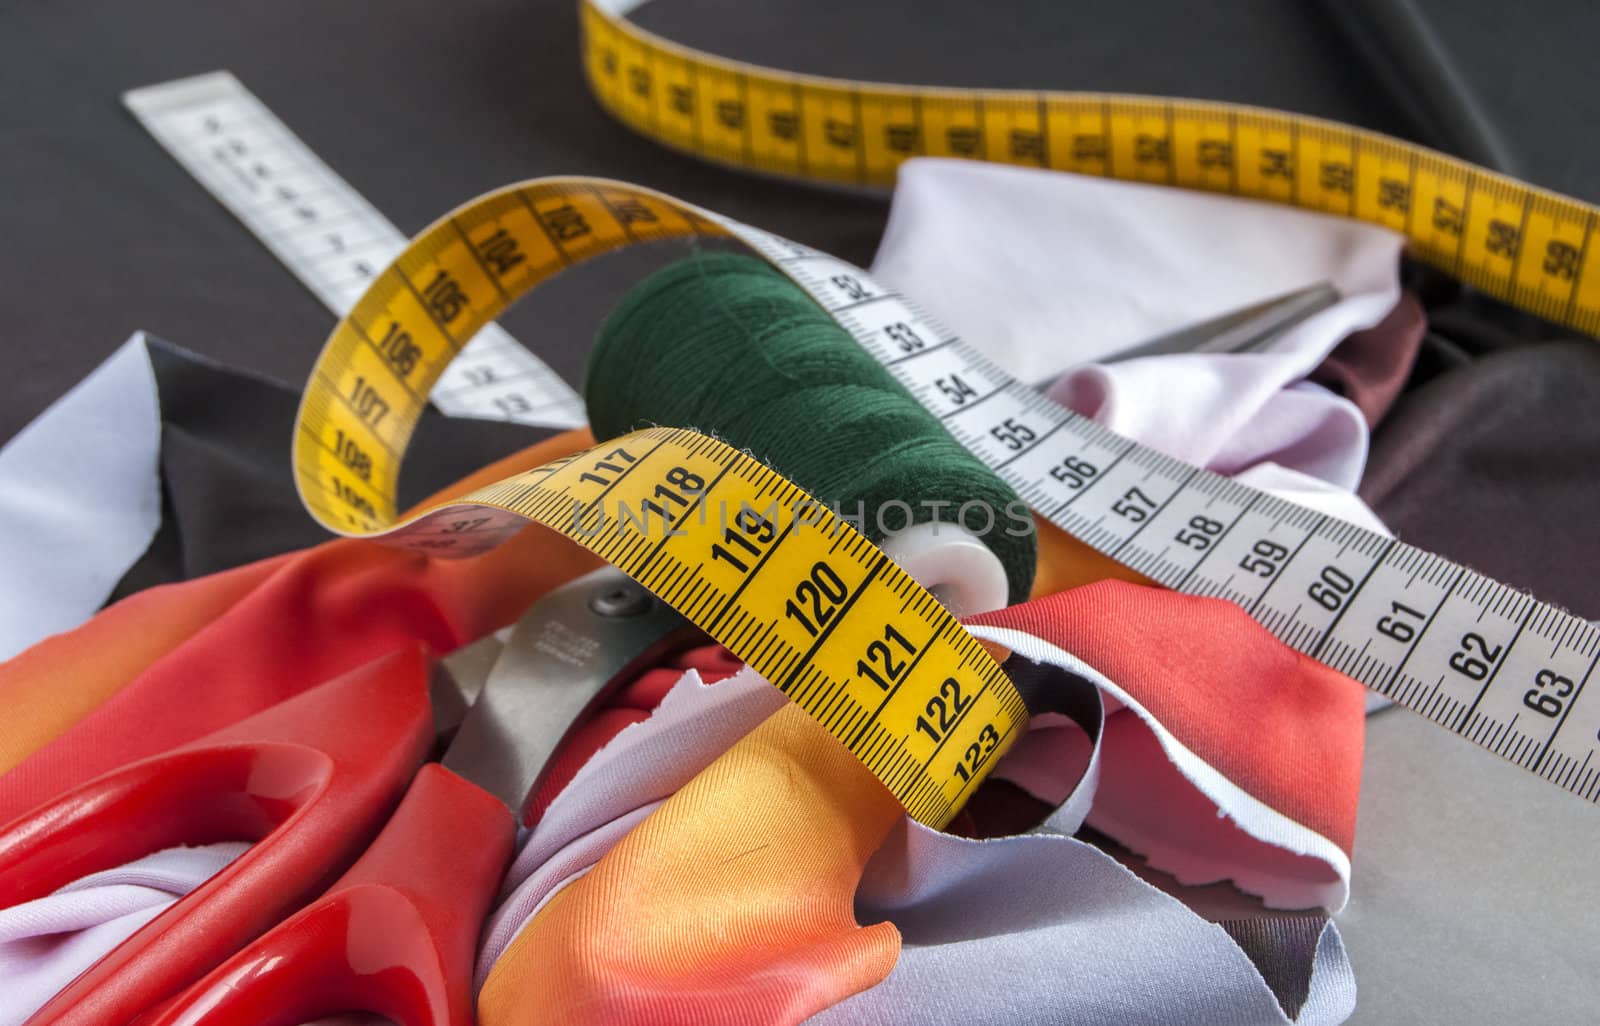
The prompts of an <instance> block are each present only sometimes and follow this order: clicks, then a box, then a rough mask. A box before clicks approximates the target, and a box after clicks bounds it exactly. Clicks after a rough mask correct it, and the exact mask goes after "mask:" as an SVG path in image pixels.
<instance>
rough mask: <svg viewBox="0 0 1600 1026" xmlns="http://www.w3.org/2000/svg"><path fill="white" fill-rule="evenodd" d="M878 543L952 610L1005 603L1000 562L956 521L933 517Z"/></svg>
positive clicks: (966, 612)
mask: <svg viewBox="0 0 1600 1026" xmlns="http://www.w3.org/2000/svg"><path fill="white" fill-rule="evenodd" d="M878 547H879V548H880V549H882V550H883V551H884V554H885V555H887V556H888V557H889V558H890V559H892V560H894V561H895V563H896V564H898V565H899V567H900V569H902V570H904V571H905V572H906V573H908V574H910V575H911V576H912V578H913V579H914V580H916V582H917V583H918V584H920V585H922V586H923V587H924V588H927V589H928V590H929V591H931V592H933V595H934V597H935V598H937V599H938V600H939V601H940V602H942V603H944V606H945V608H946V609H948V610H950V612H952V613H954V614H955V615H956V616H971V615H973V614H974V613H986V612H988V611H989V610H991V609H1002V608H1004V607H1005V605H1006V598H1007V596H1008V595H1009V594H1010V584H1009V582H1007V580H1006V569H1005V567H1003V566H1001V565H1000V559H999V557H997V556H996V555H995V554H994V553H993V552H991V551H989V547H988V546H987V545H985V544H983V542H981V541H979V540H978V539H977V537H976V536H974V535H973V534H972V532H971V531H968V530H967V529H966V528H964V527H962V526H960V525H959V524H951V523H940V522H939V521H934V520H930V521H928V522H927V523H922V524H913V525H912V526H910V527H908V528H906V529H905V530H903V531H896V532H894V533H893V534H889V535H886V536H885V537H884V539H883V541H881V542H879V543H878Z"/></svg>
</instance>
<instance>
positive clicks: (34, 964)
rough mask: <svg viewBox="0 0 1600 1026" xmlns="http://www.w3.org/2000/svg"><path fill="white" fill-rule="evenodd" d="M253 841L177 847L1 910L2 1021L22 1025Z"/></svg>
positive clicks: (7, 1025) (11, 1025)
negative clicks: (90, 968)
mask: <svg viewBox="0 0 1600 1026" xmlns="http://www.w3.org/2000/svg"><path fill="white" fill-rule="evenodd" d="M247 848H249V845H247V844H242V843H228V844H211V845H206V846H204V847H199V848H172V849H169V850H167V851H161V852H156V853H154V854H152V855H148V856H146V857H144V858H142V859H138V860H136V861H134V862H130V863H129V864H127V865H125V866H119V867H117V868H116V869H111V870H107V871H106V872H103V873H95V874H93V875H91V876H86V877H84V878H83V879H81V880H77V881H74V882H73V883H71V884H68V885H67V886H66V887H63V888H61V889H60V890H58V891H56V892H55V893H54V894H52V895H50V896H48V897H45V898H40V899H39V900H38V901H30V902H27V903H25V904H22V905H15V906H13V907H11V908H6V909H0V994H3V995H4V1000H3V1001H0V1026H21V1024H22V1023H23V1022H25V1021H26V1020H27V1018H28V1016H30V1015H32V1014H33V1013H34V1012H35V1011H37V1010H38V1009H39V1008H40V1007H41V1006H42V1005H43V1004H44V1003H45V1002H46V1001H48V1000H50V998H51V997H53V996H54V995H55V993H56V992H57V991H59V990H60V989H61V988H62V987H64V986H66V985H67V984H68V983H70V982H72V980H73V978H74V977H76V976H77V975H78V974H79V973H80V972H82V971H83V970H84V969H87V968H88V967H89V966H91V965H93V964H94V963H95V962H97V961H99V959H100V957H101V956H102V955H104V954H106V953H107V952H108V951H110V950H111V949H112V948H114V947H115V946H116V945H117V944H119V943H121V942H122V941H123V940H124V939H126V938H127V937H129V936H131V935H132V934H133V933H134V932H135V931H136V930H138V929H139V928H140V927H142V926H144V924H145V923H148V922H149V921H150V920H152V919H154V918H155V917H156V916H158V915H160V914H161V913H162V912H164V911H166V909H167V908H169V907H170V906H171V905H172V904H173V903H175V902H176V901H177V900H178V899H179V898H181V897H183V896H184V895H185V894H188V893H189V892H190V891H192V890H194V888H195V887H197V886H199V885H200V884H201V883H202V882H204V881H205V880H206V879H207V878H208V877H210V876H211V875H212V874H213V873H216V872H217V871H218V870H220V869H222V867H223V866H226V865H227V864H228V863H229V862H231V861H233V860H234V859H235V858H237V857H239V856H240V855H242V854H243V853H244V852H245V850H246V849H247Z"/></svg>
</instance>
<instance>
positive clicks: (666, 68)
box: [580, 0, 1600, 335]
mask: <svg viewBox="0 0 1600 1026" xmlns="http://www.w3.org/2000/svg"><path fill="white" fill-rule="evenodd" d="M580 3H581V12H582V25H583V65H584V68H585V70H586V72H587V74H588V76H589V81H590V84H591V86H592V87H593V89H594V93H595V96H596V97H598V98H599V100H600V103H601V104H602V105H603V106H604V107H605V108H606V109H607V110H609V111H610V112H611V113H612V114H613V115H615V116H616V117H617V118H618V119H619V120H621V121H622V122H623V123H624V124H626V125H628V126H629V127H631V128H633V129H634V130H635V131H637V132H639V133H640V134H642V135H645V136H648V137H650V138H651V139H655V140H657V141H659V142H662V143H665V144H666V145H669V146H672V147H674V148H675V149H680V150H684V151H686V152H689V153H692V154H694V155H696V156H699V157H703V158H706V159H709V160H714V161H717V162H719V163H724V164H732V165H735V166H738V167H744V168H751V169H756V170H760V171H764V172H768V173H774V174H781V175H790V176H794V177H799V178H809V179H816V180H820V181H827V182H838V183H849V184H860V185H875V186H888V185H892V184H893V183H894V176H895V169H896V168H897V167H899V165H900V163H901V161H904V160H907V159H909V158H911V157H919V156H943V157H969V158H974V159H978V160H987V161H996V162H1000V163H1006V164H1018V165H1022V166H1027V167H1044V168H1054V169H1056V170H1060V171H1075V172H1079V173H1082V174H1091V175H1100V176H1104V177H1109V178H1119V179H1125V180H1127V181H1134V182H1149V183H1152V184H1157V185H1174V186H1180V187H1183V188H1189V189H1203V190H1207V191H1212V192H1222V193H1228V194H1231V195H1235V196H1245V197H1249V198H1251V199H1262V200H1272V201H1275V202H1279V203H1287V204H1290V205H1292V206H1297V207H1304V208H1306V209H1308V210H1320V211H1323V212H1326V213H1330V214H1340V215H1344V216H1348V217H1353V218H1356V219H1358V220H1361V221H1367V222H1369V223H1371V224H1377V225H1382V226H1384V227H1386V228H1392V229H1393V230H1395V231H1397V232H1399V233H1400V234H1402V235H1404V236H1405V237H1406V239H1407V240H1408V242H1409V247H1408V249H1409V252H1410V253H1411V255H1412V256H1414V257H1415V258H1417V259H1418V260H1420V261H1423V262H1425V263H1428V264H1431V265H1433V266H1435V267H1438V268H1441V269H1443V270H1445V271H1447V272H1449V273H1450V274H1452V275H1454V276H1455V277H1457V278H1459V279H1461V280H1462V281H1464V282H1467V283H1469V284H1471V285H1474V286H1476V287H1478V288H1480V289H1482V290H1483V291H1484V292H1487V293H1489V294H1490V295H1492V296H1495V297H1497V298H1499V299H1503V300H1505V301H1507V302H1509V303H1511V304H1513V305H1515V306H1518V307H1521V308H1522V309H1524V310H1528V311H1531V312H1533V313H1536V314H1539V315H1540V316H1542V317H1545V318H1547V319H1549V320H1552V321H1556V322H1558V323H1560V324H1565V325H1567V326H1569V327H1572V328H1576V329H1578V330H1579V331H1582V332H1584V333H1586V334H1589V335H1600V261H1594V262H1592V263H1591V262H1590V261H1588V260H1587V259H1586V258H1587V256H1588V254H1589V247H1590V240H1591V239H1592V238H1593V237H1594V235H1595V231H1596V227H1597V223H1600V222H1597V214H1600V209H1597V208H1596V207H1594V206H1592V205H1590V204H1587V203H1580V202H1579V201H1577V200H1574V199H1569V198H1567V197H1565V196H1562V195H1559V194H1557V193H1554V192H1549V191H1547V190H1544V189H1538V188H1534V187H1532V186H1529V185H1526V184H1524V183H1522V182H1519V181H1517V180H1516V179H1514V178H1508V177H1506V176H1505V175H1501V174H1496V173H1494V172H1492V171H1487V170H1484V169H1483V168H1480V167H1476V166H1474V165H1472V164H1469V163H1467V162H1466V161H1463V160H1457V159H1456V158H1454V157H1448V156H1445V155H1444V154H1442V153H1438V152H1435V151H1433V150H1429V149H1426V148H1424V147H1421V146H1416V145H1413V144H1411V143H1407V142H1402V141H1401V140H1398V139H1394V138H1392V137H1389V136H1386V135H1381V134H1379V133H1377V132H1369V131H1366V130H1364V129H1359V128H1352V127H1350V126H1349V125H1341V124H1339V123H1337V122H1333V121H1325V120H1322V119H1320V118H1312V117H1305V116H1303V115H1299V114H1287V113H1283V112H1280V111H1271V110H1263V109H1261V108H1256V107H1246V106H1240V105H1236V104H1225V103H1207V102H1199V101H1192V100H1172V99H1163V98H1150V97H1136V96H1114V95H1102V94H1093V93H1060V92H1032V91H1024V90H974V89H939V88H927V87H918V86H903V85H889V84H881V83H866V82H852V81H847V80H844V79H833V78H820V77H816V76H810V75H797V74H791V73H788V72H782V71H774V70H772V69H770V68H762V67H757V66H755V65H752V64H744V63H740V62H738V61H731V60H726V59H724V58H721V57H715V56H712V55H710V54H706V53H702V52H700V51H697V50H691V49H689V48H687V47H683V46H679V45H677V44H676V43H672V42H670V41H668V40H665V39H662V38H660V37H659V36H656V35H653V34H651V33H649V32H646V31H644V30H643V29H641V28H639V27H638V26H636V25H634V24H632V23H631V22H628V21H626V20H625V19H624V18H622V17H621V16H620V15H619V14H617V13H615V9H616V8H617V6H618V5H617V4H616V3H614V2H613V3H602V2H599V0H580ZM629 6H632V5H629Z"/></svg>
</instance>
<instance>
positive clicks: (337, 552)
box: [0, 430, 600, 822]
mask: <svg viewBox="0 0 1600 1026" xmlns="http://www.w3.org/2000/svg"><path fill="white" fill-rule="evenodd" d="M590 444H592V439H591V436H590V435H589V433H588V432H587V431H585V430H579V431H571V432H567V433H566V434H563V435H559V436H557V437H555V438H550V439H547V440H545V441H544V442H542V443H540V444H538V445H535V446H532V447H530V448H529V449H526V450H524V451H523V452H521V453H518V454H516V455H515V456H512V457H509V458H507V459H505V460H502V461H500V462H499V463H497V464H495V465H493V466H490V467H486V468H484V469H483V470H480V471H478V472H477V473H475V474H473V475H472V476H470V477H468V478H467V479H466V480H464V481H462V482H460V483H459V484H457V485H455V486H453V487H452V488H451V489H448V490H447V491H446V492H445V493H441V495H440V496H435V497H434V499H430V500H429V501H430V502H432V501H437V500H438V499H440V498H443V497H448V496H449V495H458V494H460V493H461V492H462V491H464V490H469V489H471V488H473V487H476V486H477V485H479V484H482V483H485V482H488V481H493V480H496V479H498V478H500V477H504V476H506V475H507V474H510V473H514V472H516V471H518V470H522V469H526V468H529V467H534V466H538V465H540V464H542V463H547V462H549V461H550V460H553V459H556V458H558V457H561V456H565V455H568V454H570V453H572V452H575V451H577V450H580V449H582V448H584V447H586V446H588V445H590ZM599 562H600V561H599V560H598V559H597V558H596V557H594V556H593V555H591V554H590V553H588V552H587V551H586V550H584V549H582V548H581V547H579V546H578V545H575V544H574V543H572V542H570V541H568V540H566V539H565V538H562V537H560V536H559V535H557V534H555V533H554V532H552V531H549V530H547V529H545V528H543V527H537V526H534V527H530V528H528V529H527V530H524V531H523V532H522V533H521V534H519V535H517V536H516V537H515V538H513V539H512V540H510V541H508V542H506V543H505V544H503V545H501V546H499V547H497V548H495V549H493V550H492V551H490V552H488V553H486V554H484V555H482V556H478V557H475V558H472V559H463V560H434V559H428V558H427V557H424V556H421V555H417V554H415V553H411V552H405V551H402V550H400V549H393V548H388V547H385V546H383V545H379V544H377V543H375V542H369V541H358V540H352V539H339V540H336V541H330V542H326V543H324V544H322V545H318V546H316V547H314V548H310V549H306V550H304V551H302V552H298V553H293V554H291V555H287V556H279V557H275V558H273V559H270V560H265V561H263V562H261V563H257V564H253V565H252V566H248V567H242V568H239V569H237V570H231V571H227V572H226V573H224V574H218V575H213V576H212V577H208V578H202V579H198V580H195V581H188V582H185V583H183V584H177V585H170V586H168V587H165V588H161V589H157V590H155V591H153V592H151V593H149V597H147V596H145V595H139V596H133V597H131V598H129V599H127V600H125V601H124V602H121V603H118V604H117V605H116V606H114V607H112V608H111V609H108V610H106V611H104V612H102V613H101V614H100V615H98V616H96V617H95V618H94V619H93V620H91V621H90V622H89V623H87V624H85V625H84V626H82V627H80V628H78V629H77V630H74V631H69V632H67V633H65V634H62V635H59V636H58V637H56V638H53V639H51V641H50V642H49V643H48V644H46V645H43V646H38V647H36V648H35V649H33V650H30V651H29V652H27V653H24V655H23V656H19V657H18V658H17V659H16V660H13V661H12V663H9V664H7V665H6V666H5V667H4V669H5V671H6V677H5V679H4V680H3V681H0V700H4V701H6V702H7V703H8V704H9V703H10V701H11V700H12V696H13V695H16V696H26V698H27V700H28V701H30V702H32V703H33V705H32V706H30V708H34V707H39V706H46V707H49V708H52V709H54V710H55V714H54V715H53V716H52V717H50V718H48V719H41V720H40V721H39V722H38V723H35V722H32V721H30V720H27V719H25V718H23V717H20V716H12V715H9V714H8V715H7V716H6V717H4V723H5V725H4V726H0V736H4V737H5V739H6V740H5V746H6V747H5V748H4V751H6V752H9V753H13V754H21V755H26V758H22V759H21V761H20V762H17V763H16V764H15V765H14V767H13V768H11V771H10V772H9V773H7V774H6V775H5V776H4V777H0V822H5V821H6V820H9V819H11V818H12V817H13V816H15V815H17V814H19V813H21V812H24V811H26V810H27V809H29V808H31V807H33V806H34V805H36V804H37V803H39V802H41V801H43V800H45V799H47V798H50V797H53V796H54V795H56V794H59V793H60V792H62V791H64V790H66V789H67V788H70V787H73V786H75V785H77V784H79V783H82V782H84V781H86V780H88V779H90V778H92V777H94V776H96V775H98V774H99V773H102V772H104V771H106V770H108V769H111V768H113V767H115V766H118V765H121V764H123V763H125V762H129V761H132V760H133V759H138V758H142V757H144V756H146V755H151V754H154V753H156V752H159V751H162V750H164V749H166V748H170V747H172V746H174V745H178V744H182V743H184V742H186V741H189V740H192V739H193V738H195V737H199V736H201V735H203V734H206V733H209V732H211V731H213V730H217V729H220V728H221V727H223V726H225V725H227V724H228V723H231V722H234V721H235V720H238V719H240V718H242V717H244V716H248V715H251V714H253V713H255V712H258V711H260V710H261V709H264V708H266V707H267V706H268V705H271V704H273V703H274V702H279V701H282V700H283V699H285V698H288V697H290V696H291V695H294V694H298V693H299V692H300V691H302V690H304V689H305V688H306V687H309V686H311V685H314V684H317V683H320V682H321V681H324V680H328V679H330V678H332V677H335V676H338V675H339V674H341V673H344V672H346V671H348V670H350V669H353V668H355V667H357V666H360V665H362V664H363V663H366V662H369V661H371V660H372V659H374V658H376V657H378V656H380V655H382V654H383V653H385V652H387V651H389V650H391V649H393V648H396V647H398V646H400V645H402V644H406V643H408V642H411V641H413V640H421V641H424V642H426V643H428V644H429V645H431V646H432V647H433V648H434V649H435V650H437V651H440V652H449V651H451V650H453V649H454V648H456V647H457V646H459V645H461V644H464V643H465V642H468V641H472V640H475V639H477V638H479V637H482V636H483V635H485V634H487V633H489V632H490V631H493V630H496V629H498V628H500V627H502V626H505V625H506V624H508V623H510V622H512V621H513V620H515V619H516V618H517V617H518V616H520V615H521V613H522V611H523V610H524V609H526V608H527V606H528V605H529V604H530V603H532V602H533V601H535V600H536V599H538V598H539V597H540V596H541V595H543V594H544V593H545V592H547V591H549V590H550V589H551V588H554V587H557V586H559V585H561V584H563V583H565V582H566V581H568V580H571V579H572V578H573V577H575V576H577V575H578V574H581V573H584V572H586V571H588V570H590V569H592V568H594V567H596V566H598V565H599ZM86 666H89V667H92V669H90V670H85V669H84V667H86ZM85 681H86V682H87V683H86V684H85V683H83V682H85ZM73 719H76V720H77V722H76V723H75V724H74V723H72V720H73ZM69 726H70V729H65V728H68V727H69Z"/></svg>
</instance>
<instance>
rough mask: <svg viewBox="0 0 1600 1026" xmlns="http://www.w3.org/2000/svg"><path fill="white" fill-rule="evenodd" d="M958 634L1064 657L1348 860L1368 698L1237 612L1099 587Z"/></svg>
mask: <svg viewBox="0 0 1600 1026" xmlns="http://www.w3.org/2000/svg"><path fill="white" fill-rule="evenodd" d="M968 622H970V623H981V624H992V625H994V626H997V627H1012V628H1015V629H1017V630H1021V631H1026V632H1027V633H1029V634H1033V635H1036V636H1038V637H1040V638H1043V639H1044V640H1046V641H1049V642H1051V643H1052V644H1054V645H1056V646H1057V647H1058V648H1061V649H1063V650H1065V651H1067V652H1070V653H1072V654H1073V655H1075V656H1077V657H1078V658H1080V659H1082V660H1083V661H1084V662H1086V663H1088V664H1089V665H1090V666H1093V667H1094V668H1095V669H1097V670H1099V671H1100V672H1101V673H1103V674H1105V675H1106V676H1107V677H1108V678H1110V679H1111V680H1112V681H1114V682H1116V684H1117V685H1118V686H1119V687H1121V688H1122V689H1123V690H1124V691H1126V692H1127V693H1128V694H1129V695H1130V696H1132V697H1133V698H1134V699H1135V700H1137V701H1138V702H1139V703H1140V704H1141V705H1143V706H1144V707H1145V708H1146V709H1148V710H1149V711H1150V713H1151V714H1152V715H1153V716H1154V717H1155V718H1156V719H1157V720H1159V721H1160V722H1161V724H1162V725H1163V726H1165V727H1166V728H1167V729H1168V730H1169V731H1170V732H1171V733H1172V735H1173V736H1174V737H1176V738H1177V739H1178V740H1179V741H1181V742H1183V744H1184V745H1186V746H1187V747H1188V748H1189V749H1190V750H1191V751H1193V752H1194V753H1195V754H1196V755H1198V756H1199V757H1200V758H1201V759H1203V760H1204V761H1205V762H1207V763H1208V764H1210V765H1211V766H1212V767H1214V768H1215V769H1217V770H1218V771H1219V772H1221V773H1222V775H1223V776H1225V777H1227V778H1228V779H1229V780H1231V781H1232V782H1233V783H1235V784H1237V785H1238V786H1239V787H1240V788H1242V789H1243V790H1244V791H1245V792H1246V793H1248V794H1249V795H1251V796H1252V797H1254V798H1256V799H1257V800H1259V801H1261V802H1264V803H1265V804H1267V805H1269V806H1271V807H1272V808H1274V809H1276V810H1277V811H1279V812H1281V813H1283V814H1284V815H1286V816H1288V817H1289V818H1290V819H1293V820H1294V821H1296V822H1298V823H1301V824H1303V825H1304V826H1307V827H1309V828H1311V829H1312V830H1315V831H1316V832H1317V833H1319V834H1321V835H1322V836H1324V837H1326V838H1328V839H1329V840H1331V841H1333V842H1334V843H1335V844H1337V845H1338V846H1339V847H1340V848H1342V849H1344V851H1345V852H1346V853H1347V854H1348V853H1349V852H1350V851H1351V850H1352V849H1353V847H1354V843H1355V826H1356V801H1357V798H1358V797H1359V794H1360V783H1361V751H1362V745H1363V742H1364V739H1365V724H1366V719H1365V716H1364V702H1365V698H1366V690H1365V689H1364V688H1363V687H1362V686H1361V685H1360V684H1358V683H1356V682H1355V681H1353V680H1351V679H1350V678H1349V677H1346V676H1345V675H1344V674H1341V673H1338V672H1336V671H1334V670H1330V669H1328V668H1327V667H1326V666H1323V665H1322V664H1320V663H1318V662H1315V661H1314V660H1312V659H1309V658H1307V657H1306V656H1303V655H1301V654H1300V653H1298V652H1296V651H1294V650H1293V649H1291V648H1289V647H1288V646H1286V645H1284V644H1282V643H1281V642H1279V641H1277V640H1276V639H1275V638H1273V637H1272V636H1271V635H1269V634H1268V633H1267V632H1266V631H1265V630H1263V629H1262V628H1261V626H1260V625H1259V624H1257V623H1256V622H1255V621H1254V620H1252V619H1250V617H1249V616H1247V615H1246V614H1245V612H1244V610H1242V609H1240V608H1239V607H1237V606H1235V605H1233V604H1231V603H1228V602H1224V601H1221V600H1219V599H1210V598H1196V597H1194V596H1189V595H1179V594H1176V593H1174V592H1170V591H1166V590H1163V589H1158V588H1149V587H1143V586H1140V585H1136V584H1128V583H1125V582H1122V581H1102V582H1100V583H1098V584H1090V585H1086V586H1084V587H1082V588H1075V589H1073V590H1072V591H1067V592H1062V593H1061V594H1059V595H1051V596H1048V597H1046V598H1042V599H1035V600H1034V601H1032V602H1028V603H1026V604H1024V605H1020V606H1013V607H1011V608H1010V609H1003V610H999V611H997V612H993V613H984V614H982V615H980V616H974V617H972V618H970V620H969V621H968Z"/></svg>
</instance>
